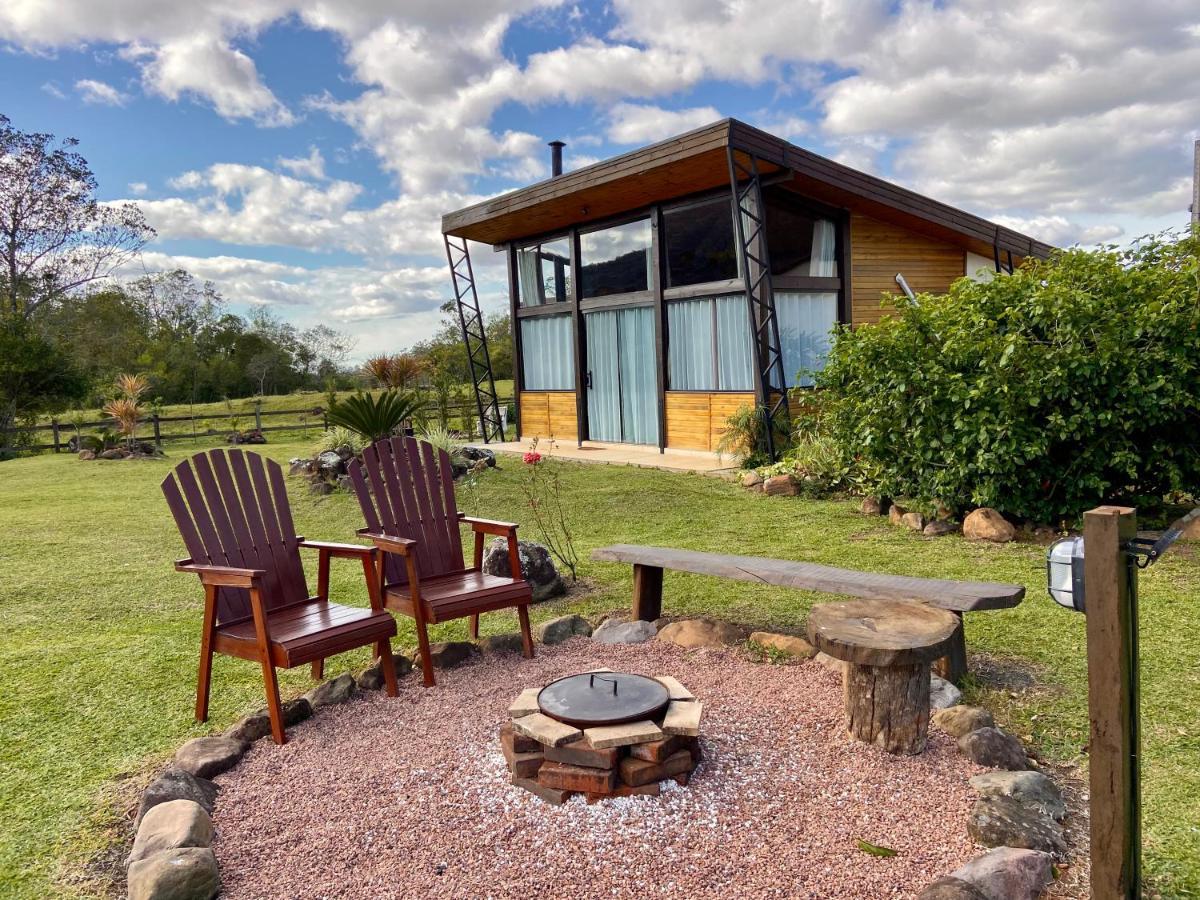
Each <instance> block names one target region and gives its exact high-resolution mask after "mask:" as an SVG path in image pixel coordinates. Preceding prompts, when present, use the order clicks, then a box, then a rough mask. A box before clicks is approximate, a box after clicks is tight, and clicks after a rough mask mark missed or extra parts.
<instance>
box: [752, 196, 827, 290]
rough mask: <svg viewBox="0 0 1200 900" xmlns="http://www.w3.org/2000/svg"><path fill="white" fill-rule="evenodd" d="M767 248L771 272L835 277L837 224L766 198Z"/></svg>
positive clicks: (774, 273)
mask: <svg viewBox="0 0 1200 900" xmlns="http://www.w3.org/2000/svg"><path fill="white" fill-rule="evenodd" d="M767 250H768V252H769V253H770V255H771V274H772V275H808V276H811V277H816V278H837V277H838V267H837V227H836V226H835V225H834V223H833V222H831V221H830V220H829V219H822V218H819V217H816V216H812V215H809V214H808V213H806V212H802V211H800V210H798V209H796V208H795V207H793V206H790V205H787V204H784V203H780V202H778V201H777V200H768V201H767Z"/></svg>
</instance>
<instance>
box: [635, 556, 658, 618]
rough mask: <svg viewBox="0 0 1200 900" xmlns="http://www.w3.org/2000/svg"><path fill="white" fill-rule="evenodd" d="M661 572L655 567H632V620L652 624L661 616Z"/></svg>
mask: <svg viewBox="0 0 1200 900" xmlns="http://www.w3.org/2000/svg"><path fill="white" fill-rule="evenodd" d="M662 584H663V570H662V569H660V568H658V567H657V566H642V565H638V564H637V563H634V566H633V618H635V619H641V620H642V621H643V622H653V621H654V620H655V619H657V618H658V617H659V616H661V615H662Z"/></svg>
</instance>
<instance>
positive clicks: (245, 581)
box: [175, 559, 267, 588]
mask: <svg viewBox="0 0 1200 900" xmlns="http://www.w3.org/2000/svg"><path fill="white" fill-rule="evenodd" d="M175 571H177V572H195V573H196V574H197V575H199V576H200V581H201V582H202V583H204V584H211V585H213V586H214V587H241V588H250V587H257V585H258V582H259V581H261V580H262V578H263V576H265V575H266V574H267V573H266V572H265V571H264V570H262V569H235V568H233V567H232V566H212V565H208V564H207V563H194V562H192V561H191V560H190V559H180V560H177V561H176V563H175Z"/></svg>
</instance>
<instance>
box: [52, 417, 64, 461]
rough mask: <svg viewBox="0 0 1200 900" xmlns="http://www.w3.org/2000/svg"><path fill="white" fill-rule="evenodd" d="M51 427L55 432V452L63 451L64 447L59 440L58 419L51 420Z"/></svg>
mask: <svg viewBox="0 0 1200 900" xmlns="http://www.w3.org/2000/svg"><path fill="white" fill-rule="evenodd" d="M50 429H51V431H53V432H54V452H55V453H61V452H62V447H61V446H60V445H59V442H58V419H51V420H50Z"/></svg>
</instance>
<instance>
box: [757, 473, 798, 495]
mask: <svg viewBox="0 0 1200 900" xmlns="http://www.w3.org/2000/svg"><path fill="white" fill-rule="evenodd" d="M763 491H764V493H766V494H767V495H768V496H770V497H795V496H796V481H795V479H793V478H792V476H791V475H772V476H771V477H770V478H768V479H767V480H766V481H764V482H763Z"/></svg>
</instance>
